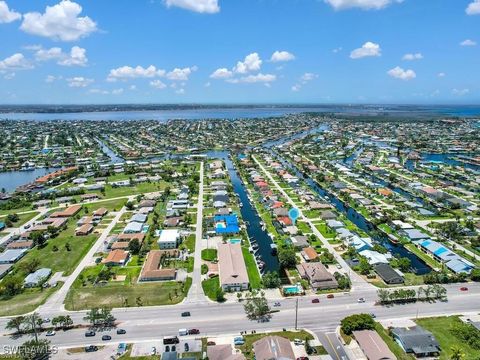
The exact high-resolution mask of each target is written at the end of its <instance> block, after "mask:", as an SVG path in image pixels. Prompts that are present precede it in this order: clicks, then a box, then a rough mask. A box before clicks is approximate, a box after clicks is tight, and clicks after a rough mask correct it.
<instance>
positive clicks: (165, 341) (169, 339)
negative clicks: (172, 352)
mask: <svg viewBox="0 0 480 360" xmlns="http://www.w3.org/2000/svg"><path fill="white" fill-rule="evenodd" d="M179 342H180V340H179V339H178V337H177V336H169V337H164V338H163V345H171V344H178V343H179Z"/></svg>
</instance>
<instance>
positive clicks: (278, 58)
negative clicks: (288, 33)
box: [270, 50, 295, 62]
mask: <svg viewBox="0 0 480 360" xmlns="http://www.w3.org/2000/svg"><path fill="white" fill-rule="evenodd" d="M292 60H295V55H293V54H292V53H289V52H288V51H278V50H277V51H275V52H274V53H273V54H272V57H271V58H270V61H272V62H283V61H292Z"/></svg>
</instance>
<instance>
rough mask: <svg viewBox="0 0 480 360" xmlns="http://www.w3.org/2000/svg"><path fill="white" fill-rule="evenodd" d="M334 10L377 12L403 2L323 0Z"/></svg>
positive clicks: (397, 0) (388, 0)
mask: <svg viewBox="0 0 480 360" xmlns="http://www.w3.org/2000/svg"><path fill="white" fill-rule="evenodd" d="M325 2H326V3H327V4H329V5H331V6H332V7H333V8H334V9H335V10H345V9H352V8H360V9H363V10H378V9H383V8H384V7H386V6H388V5H390V4H393V3H401V2H403V0H325Z"/></svg>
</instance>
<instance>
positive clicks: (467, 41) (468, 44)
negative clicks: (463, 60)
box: [460, 39, 477, 46]
mask: <svg viewBox="0 0 480 360" xmlns="http://www.w3.org/2000/svg"><path fill="white" fill-rule="evenodd" d="M475 45H477V42H476V41H473V40H470V39H466V40H463V41H462V42H461V43H460V46H475Z"/></svg>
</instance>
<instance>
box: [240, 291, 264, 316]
mask: <svg viewBox="0 0 480 360" xmlns="http://www.w3.org/2000/svg"><path fill="white" fill-rule="evenodd" d="M243 309H244V310H245V314H246V315H247V318H248V319H250V320H262V319H268V315H269V314H270V307H269V306H268V301H267V299H266V298H265V293H264V292H257V291H253V292H252V294H251V296H249V297H248V298H247V300H246V302H245V303H244V305H243Z"/></svg>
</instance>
